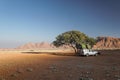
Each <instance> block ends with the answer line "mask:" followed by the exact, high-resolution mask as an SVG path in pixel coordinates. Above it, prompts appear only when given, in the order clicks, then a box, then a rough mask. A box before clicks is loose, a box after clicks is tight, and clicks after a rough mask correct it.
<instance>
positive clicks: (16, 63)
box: [0, 50, 120, 80]
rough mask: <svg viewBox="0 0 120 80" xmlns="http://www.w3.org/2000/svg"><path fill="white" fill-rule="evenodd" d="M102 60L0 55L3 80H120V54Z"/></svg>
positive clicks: (104, 54) (106, 55) (105, 53)
mask: <svg viewBox="0 0 120 80" xmlns="http://www.w3.org/2000/svg"><path fill="white" fill-rule="evenodd" d="M100 52H101V53H102V54H101V55H99V56H96V57H95V56H89V57H83V56H63V55H53V54H50V53H39V54H38V53H34V52H33V53H32V52H31V53H27V52H22V51H0V80H120V50H105V51H100Z"/></svg>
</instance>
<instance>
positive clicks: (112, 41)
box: [93, 37, 120, 49]
mask: <svg viewBox="0 0 120 80" xmlns="http://www.w3.org/2000/svg"><path fill="white" fill-rule="evenodd" d="M93 49H120V38H114V37H98V39H97V43H96V44H95V45H94V46H93Z"/></svg>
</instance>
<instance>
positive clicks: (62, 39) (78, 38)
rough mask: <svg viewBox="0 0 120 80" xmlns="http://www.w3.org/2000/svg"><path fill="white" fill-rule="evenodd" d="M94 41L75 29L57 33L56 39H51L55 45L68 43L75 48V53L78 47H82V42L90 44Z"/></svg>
mask: <svg viewBox="0 0 120 80" xmlns="http://www.w3.org/2000/svg"><path fill="white" fill-rule="evenodd" d="M94 43H95V40H94V39H93V38H89V37H88V36H87V35H86V34H84V33H82V32H80V31H75V30H72V31H67V32H64V33H62V34H60V35H58V36H57V37H56V40H55V41H53V44H54V45H55V46H56V47H59V46H62V45H69V46H70V47H72V48H73V49H74V50H75V53H77V50H78V49H81V48H82V45H83V44H85V45H86V44H89V45H91V46H92V45H94Z"/></svg>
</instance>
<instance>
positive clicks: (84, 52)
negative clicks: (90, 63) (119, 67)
mask: <svg viewBox="0 0 120 80" xmlns="http://www.w3.org/2000/svg"><path fill="white" fill-rule="evenodd" d="M98 54H99V52H97V51H93V50H91V49H82V50H81V51H80V55H83V56H90V55H93V56H97V55H98Z"/></svg>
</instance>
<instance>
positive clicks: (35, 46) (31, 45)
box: [17, 42, 54, 49]
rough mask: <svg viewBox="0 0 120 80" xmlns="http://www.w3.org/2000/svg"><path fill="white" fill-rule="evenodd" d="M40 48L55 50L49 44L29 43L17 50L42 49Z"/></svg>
mask: <svg viewBox="0 0 120 80" xmlns="http://www.w3.org/2000/svg"><path fill="white" fill-rule="evenodd" d="M40 48H54V46H53V45H52V44H50V43H48V42H40V43H27V44H24V45H22V46H19V47H18V48H17V49H40Z"/></svg>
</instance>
